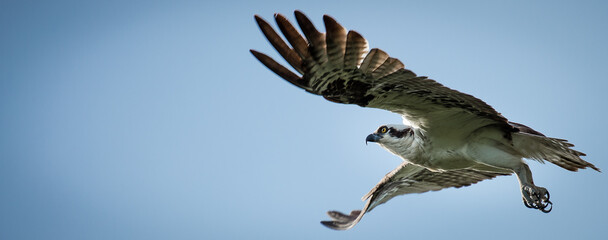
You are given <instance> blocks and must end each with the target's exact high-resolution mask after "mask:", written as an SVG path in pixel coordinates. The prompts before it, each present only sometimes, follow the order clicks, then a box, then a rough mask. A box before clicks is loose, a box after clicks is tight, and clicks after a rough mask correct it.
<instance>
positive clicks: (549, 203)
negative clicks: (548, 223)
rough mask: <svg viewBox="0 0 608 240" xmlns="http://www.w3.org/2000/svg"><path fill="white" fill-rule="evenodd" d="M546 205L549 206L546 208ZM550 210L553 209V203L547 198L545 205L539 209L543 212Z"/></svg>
mask: <svg viewBox="0 0 608 240" xmlns="http://www.w3.org/2000/svg"><path fill="white" fill-rule="evenodd" d="M547 207H549V209H548V210H547V209H546V208H547ZM551 210H553V203H552V202H551V201H549V200H547V202H546V203H545V205H544V206H543V207H542V208H541V209H540V211H541V212H544V213H549V212H551Z"/></svg>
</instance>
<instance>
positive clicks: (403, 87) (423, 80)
mask: <svg viewBox="0 0 608 240" xmlns="http://www.w3.org/2000/svg"><path fill="white" fill-rule="evenodd" d="M295 16H296V20H297V22H298V24H299V25H300V28H301V30H302V32H303V33H304V36H305V37H303V36H302V35H300V33H298V31H297V30H296V29H295V27H294V26H293V25H291V23H289V21H288V20H287V19H286V18H285V17H284V16H283V15H280V14H275V20H276V22H277V25H278V26H279V29H280V30H281V32H282V33H283V35H284V36H285V38H286V39H287V41H288V42H289V43H290V45H291V46H289V45H288V44H287V43H285V41H283V39H282V38H281V37H280V36H279V34H277V33H276V32H275V31H274V30H273V28H272V27H271V26H270V25H269V24H268V23H267V22H266V21H264V20H263V19H262V18H261V17H259V16H255V19H256V21H257V23H258V25H259V26H260V29H261V30H262V32H263V33H264V35H265V36H266V38H268V40H269V41H270V43H271V44H272V45H273V46H274V48H275V49H277V51H278V52H279V54H280V55H281V56H282V57H283V58H285V60H286V61H287V62H288V63H289V65H291V66H292V67H293V68H294V69H295V70H296V71H297V72H298V74H296V73H293V72H292V71H290V70H288V69H287V68H285V67H284V66H282V65H281V64H279V63H277V62H276V61H274V60H273V59H272V58H270V57H268V56H267V55H265V54H263V53H260V52H258V51H255V50H251V53H252V54H253V55H254V56H255V57H256V58H257V59H258V60H260V61H261V62H262V63H263V64H264V65H266V66H267V67H268V68H270V70H272V71H273V72H275V73H276V74H278V75H279V76H281V77H282V78H283V79H285V80H287V81H288V82H290V83H292V84H294V85H296V86H298V87H300V88H302V89H304V90H306V91H307V92H310V93H313V94H316V95H321V96H323V97H325V98H326V99H327V100H329V101H332V102H337V103H345V104H357V105H359V106H362V107H372V108H380V109H385V110H389V111H392V112H395V113H398V114H401V115H402V116H403V117H404V118H405V119H407V120H408V121H409V122H410V124H411V125H412V126H413V127H417V128H421V129H423V130H425V132H426V133H427V134H428V135H429V136H431V135H434V134H437V136H438V135H441V136H443V137H445V136H448V135H449V136H451V137H452V139H453V138H454V137H459V136H461V137H466V136H468V134H469V133H471V132H472V131H474V130H476V129H478V128H481V127H484V126H488V125H497V126H498V127H501V128H504V129H506V130H512V127H511V126H510V125H509V124H508V123H507V120H506V119H505V118H504V117H503V116H502V115H500V114H499V113H498V112H496V111H495V110H494V109H493V108H492V107H490V106H489V105H487V104H486V103H484V102H483V101H481V100H479V99H477V98H475V97H473V96H471V95H468V94H464V93H461V92H458V91H455V90H452V89H449V88H447V87H444V86H443V85H441V84H439V83H437V82H435V81H434V80H431V79H428V78H427V77H424V76H417V75H416V74H415V73H414V72H412V71H410V70H407V69H405V68H404V65H403V63H401V61H399V60H397V59H396V58H392V57H390V56H389V55H388V54H387V53H385V52H384V51H382V50H380V49H375V48H374V49H372V50H371V51H369V53H367V48H368V43H367V40H365V38H363V37H362V36H361V35H360V34H359V33H357V32H355V31H347V30H346V29H344V28H343V27H342V26H341V25H340V24H339V23H338V22H336V20H334V19H333V18H331V17H329V16H327V15H325V16H323V20H324V23H325V28H326V30H327V33H321V32H319V31H318V30H317V29H316V28H315V27H314V26H313V24H312V23H311V22H310V20H309V19H308V18H307V17H306V16H305V15H304V14H303V13H301V12H299V11H296V12H295Z"/></svg>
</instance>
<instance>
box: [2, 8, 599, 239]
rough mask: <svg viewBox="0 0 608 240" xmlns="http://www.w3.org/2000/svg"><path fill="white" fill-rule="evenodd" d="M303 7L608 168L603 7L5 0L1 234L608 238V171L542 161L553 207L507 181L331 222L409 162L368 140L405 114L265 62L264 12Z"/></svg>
mask: <svg viewBox="0 0 608 240" xmlns="http://www.w3.org/2000/svg"><path fill="white" fill-rule="evenodd" d="M294 9H301V10H303V11H304V12H305V13H306V14H307V15H308V16H309V17H310V18H311V19H312V20H313V22H314V23H316V24H317V25H318V26H319V28H320V29H323V27H322V26H323V25H322V21H321V19H322V15H323V14H329V15H331V16H333V17H335V18H336V19H337V20H338V21H339V22H340V23H341V24H342V25H344V26H345V27H346V28H348V29H355V30H357V31H358V32H360V33H362V34H363V36H364V37H366V38H367V39H368V40H369V42H370V45H371V47H377V48H381V49H383V50H385V51H386V52H388V53H389V54H391V56H393V57H396V58H399V59H400V60H401V61H402V62H403V63H405V65H406V67H407V68H409V69H412V70H413V71H414V72H416V73H418V74H419V75H426V76H430V77H431V78H433V79H436V80H438V81H439V82H441V83H443V84H444V85H446V86H448V87H451V88H454V89H457V90H460V91H463V92H466V93H469V94H472V95H474V96H476V97H478V98H481V99H483V100H485V101H486V102H487V103H489V104H490V105H492V106H494V107H495V108H496V109H497V110H498V111H500V112H501V113H503V115H504V116H506V117H507V118H509V119H510V120H512V121H515V122H521V123H524V124H527V125H529V126H531V127H533V128H535V129H536V130H539V131H541V132H543V133H545V134H547V135H549V136H553V137H559V138H565V139H568V140H570V141H571V142H572V143H574V144H576V149H577V150H580V151H583V152H585V153H587V155H588V156H587V157H586V158H585V159H586V160H588V161H590V162H592V163H594V164H595V165H596V166H598V167H600V168H602V169H604V170H608V162H607V161H606V159H608V154H607V153H606V136H607V135H608V131H607V130H606V127H605V121H606V118H607V113H606V110H607V107H606V103H607V102H608V101H607V95H606V91H607V90H606V89H607V87H608V85H607V84H606V83H607V82H608V78H607V74H606V69H607V65H608V44H607V43H608V5H607V4H606V3H605V2H603V1H508V2H507V1H495V2H494V3H489V1H352V0H349V1H326V0H325V1H317V0H309V1H297V2H287V1H273V2H259V3H254V1H243V2H234V1H208V2H205V1H202V2H197V1H166V2H161V1H96V2H95V3H91V2H86V1H39V2H36V1H2V2H1V3H0V34H1V37H0V113H1V115H0V128H1V129H0V130H1V134H0V239H387V238H399V239H465V238H466V239H522V238H524V239H575V238H577V239H605V238H606V236H607V234H608V217H607V216H608V206H607V203H608V192H607V187H606V179H607V178H606V173H597V172H594V171H592V170H583V171H580V172H578V173H573V172H568V171H566V170H563V169H560V168H559V167H557V166H554V165H551V164H545V165H542V164H539V163H537V162H531V163H530V165H531V168H532V171H533V172H534V177H535V181H536V183H537V184H538V185H540V186H544V187H546V188H547V189H548V190H549V191H550V192H551V200H552V201H553V202H554V209H553V211H552V212H551V213H550V214H543V213H541V212H540V211H537V210H531V209H527V208H526V207H525V206H524V205H523V204H522V201H521V196H520V193H519V189H518V183H517V180H516V178H515V177H512V176H511V177H500V178H498V179H495V180H491V181H485V182H482V183H479V184H477V185H474V186H471V187H467V188H461V189H448V190H444V191H440V192H433V193H425V194H415V195H408V196H401V197H397V198H394V199H393V200H391V201H390V202H388V203H387V204H385V205H382V206H380V207H378V208H376V209H374V211H372V212H371V213H369V214H368V215H366V216H365V217H364V218H363V220H362V221H361V223H360V224H359V225H357V226H356V227H355V228H354V229H351V230H349V231H346V232H338V231H333V230H329V229H327V228H325V227H323V226H322V225H321V224H319V221H320V220H325V219H328V218H327V217H326V215H325V212H326V211H327V210H340V211H350V210H353V209H360V208H361V207H362V206H363V202H361V201H360V198H361V196H363V195H364V194H365V193H367V191H368V190H369V189H370V188H372V187H373V186H374V185H375V184H376V183H377V182H378V181H379V180H380V179H381V178H382V177H383V176H384V174H385V173H387V172H389V171H390V170H392V169H393V168H395V167H396V166H397V165H399V163H400V160H399V159H398V158H397V157H395V156H392V155H390V154H389V153H387V152H386V151H384V150H383V149H381V148H380V147H379V146H377V145H375V144H370V145H369V146H365V144H364V139H365V137H366V136H367V135H368V134H369V133H371V132H373V131H374V130H375V129H376V128H377V127H378V126H380V125H382V124H385V123H400V122H401V118H400V117H399V116H398V115H395V114H392V113H389V112H384V111H381V110H374V109H364V108H360V107H358V106H347V105H340V104H333V103H330V102H327V101H325V100H324V99H322V98H320V97H316V96H313V95H311V94H307V93H305V92H304V91H303V90H300V89H298V88H296V87H294V86H292V85H290V84H288V83H286V82H285V81H283V80H281V79H280V78H279V77H277V76H276V75H274V74H273V73H272V72H270V71H269V70H267V69H266V68H265V67H264V66H262V65H261V64H260V63H258V62H257V61H256V60H255V59H254V58H253V57H252V56H251V54H250V53H249V51H248V50H249V49H251V48H253V49H257V50H260V51H262V52H265V53H269V54H270V55H272V56H275V57H276V56H278V54H276V52H275V51H274V50H273V49H272V48H271V46H270V45H269V44H268V42H267V41H266V39H265V38H264V37H263V35H262V34H261V32H260V31H259V30H258V28H257V26H256V24H255V22H254V20H253V15H254V14H260V15H261V16H262V17H264V18H266V19H267V20H272V14H273V13H275V12H281V13H284V14H285V15H286V16H288V17H289V18H290V19H291V20H293V10H294ZM579 236H580V238H579Z"/></svg>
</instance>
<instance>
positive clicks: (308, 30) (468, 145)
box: [250, 11, 600, 230]
mask: <svg viewBox="0 0 608 240" xmlns="http://www.w3.org/2000/svg"><path fill="white" fill-rule="evenodd" d="M274 17H275V20H276V23H277V25H278V26H279V29H280V30H281V32H282V33H283V35H284V36H285V39H287V41H288V42H289V44H290V45H291V47H290V46H289V45H287V43H285V42H284V41H283V39H282V38H281V37H280V36H279V35H278V34H277V33H276V32H275V31H274V30H273V28H272V27H271V26H270V25H269V24H268V23H267V22H266V21H265V20H264V19H262V18H261V17H259V16H257V15H256V16H255V20H256V21H257V23H258V25H259V27H260V29H261V30H262V32H263V34H264V35H265V36H266V38H267V39H268V40H269V41H270V43H271V44H272V46H273V47H274V48H275V49H276V50H277V51H278V52H279V54H280V55H281V56H282V57H283V58H285V60H286V61H287V63H289V65H291V66H292V67H293V68H294V69H295V70H296V71H297V72H298V73H299V75H298V74H296V73H293V72H292V71H290V70H288V69H287V68H285V67H284V66H282V65H281V64H279V63H277V62H276V61H274V60H273V59H272V58H270V57H268V56H267V55H265V54H263V53H260V52H258V51H255V50H250V51H251V53H252V54H253V55H254V56H255V57H256V58H257V59H258V60H259V61H260V62H262V63H263V64H264V65H266V67H268V68H269V69H270V70H272V71H273V72H274V73H276V74H278V75H279V76H280V77H282V78H283V79H285V80H287V81H288V82H289V83H291V84H293V85H295V86H297V87H299V88H302V89H304V90H305V91H307V92H309V93H312V94H316V95H321V96H323V97H324V98H325V99H327V100H329V101H332V102H336V103H344V104H357V105H359V106H361V107H370V108H379V109H385V110H388V111H391V112H394V113H397V114H400V115H401V116H402V117H403V119H404V123H405V124H407V125H398V124H387V125H384V126H381V127H379V128H378V129H377V130H376V131H375V132H374V133H372V134H370V135H369V136H367V138H366V139H365V141H366V143H367V142H375V143H378V144H380V146H382V147H383V148H385V149H386V150H388V151H390V152H391V153H393V154H395V155H397V156H399V157H401V158H402V159H403V163H402V164H401V165H399V166H398V167H397V168H396V169H394V170H393V171H391V172H389V173H388V174H387V175H386V176H385V177H384V178H383V179H382V180H381V181H380V183H378V184H377V185H376V186H375V187H374V188H373V189H372V190H371V191H370V192H369V193H368V194H366V195H365V196H364V197H363V200H366V199H367V202H366V203H365V206H364V207H363V209H362V210H355V211H352V212H351V213H350V214H344V213H341V212H338V211H329V212H328V215H329V216H330V217H331V218H332V220H331V221H322V222H321V223H322V224H323V225H325V226H327V227H329V228H332V229H337V230H346V229H350V228H352V227H353V226H354V225H355V224H357V223H358V222H359V221H360V220H361V218H362V217H363V215H364V214H365V213H366V212H369V211H371V210H372V209H373V208H375V207H376V206H378V205H380V204H383V203H385V202H386V201H388V200H390V199H392V198H393V197H395V196H398V195H402V194H409V193H422V192H428V191H438V190H441V189H444V188H449V187H456V188H459V187H463V186H469V185H471V184H474V183H477V182H479V181H483V180H485V179H491V178H494V177H496V176H504V175H511V174H513V173H514V174H515V175H516V176H517V179H518V180H519V185H520V188H521V195H522V199H523V203H524V205H525V206H526V207H529V208H534V209H539V210H540V211H542V212H545V213H548V212H550V211H551V209H552V203H551V201H550V200H549V192H548V191H547V189H545V188H543V187H539V186H536V185H535V184H534V181H533V180H532V172H531V171H530V168H529V167H528V165H527V164H526V163H525V162H524V161H523V159H524V158H528V159H533V160H536V161H539V162H541V163H542V162H544V161H548V162H551V163H553V164H556V165H558V166H560V167H562V168H564V169H567V170H570V171H578V169H584V168H587V167H590V168H592V169H594V170H596V171H598V172H599V171H600V170H599V169H598V168H597V167H595V166H594V165H593V164H591V163H589V162H586V161H585V160H583V159H581V156H585V154H584V153H582V152H579V151H577V150H574V149H572V147H573V146H574V145H573V144H571V143H568V141H566V140H564V139H559V138H551V137H546V136H545V135H544V134H542V133H540V132H538V131H535V130H534V129H531V128H529V127H527V126H525V125H523V124H519V123H514V122H510V121H508V120H507V119H506V118H505V117H503V116H502V115H501V114H500V113H498V112H497V111H496V110H494V109H493V108H492V107H491V106H489V105H488V104H486V103H485V102H483V101H481V100H479V99H477V98H475V97H473V96H471V95H468V94H465V93H461V92H458V91H456V90H452V89H450V88H447V87H444V86H443V85H441V84H439V83H437V82H436V81H434V80H431V79H429V78H427V77H424V76H418V75H416V74H415V73H414V72H412V71H410V70H408V69H405V68H404V65H403V63H401V61H399V60H397V59H396V58H392V57H390V56H389V55H388V54H387V53H385V52H384V51H382V50H380V49H376V48H373V49H371V50H370V51H369V52H368V51H367V50H368V43H367V40H365V38H363V37H362V36H361V35H360V34H359V33H357V32H355V31H347V30H346V29H344V28H343V27H342V26H341V25H340V24H338V22H336V20H334V19H333V18H332V17H330V16H327V15H324V16H323V21H324V23H325V29H326V31H327V33H321V32H319V31H318V30H317V29H316V28H315V27H314V26H313V24H312V23H311V21H310V20H309V19H308V18H307V17H306V16H305V15H304V14H303V13H302V12H300V11H295V17H296V20H297V22H298V25H299V26H300V29H301V30H302V32H303V33H304V36H305V37H303V36H302V35H300V34H299V33H298V31H297V30H296V29H295V27H294V26H293V25H291V23H290V22H289V21H288V20H287V18H285V17H284V16H283V15H281V14H275V16H274Z"/></svg>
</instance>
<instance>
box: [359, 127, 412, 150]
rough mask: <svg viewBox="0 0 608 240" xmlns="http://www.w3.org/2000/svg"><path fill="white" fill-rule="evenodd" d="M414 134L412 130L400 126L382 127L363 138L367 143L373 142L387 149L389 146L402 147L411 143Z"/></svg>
mask: <svg viewBox="0 0 608 240" xmlns="http://www.w3.org/2000/svg"><path fill="white" fill-rule="evenodd" d="M413 135H414V132H413V131H412V128H411V127H409V126H406V125H400V124H387V125H382V126H380V127H379V128H378V130H376V131H375V132H374V133H372V134H370V135H368V136H367V138H365V144H367V142H375V143H378V144H380V145H382V146H385V147H389V146H391V145H403V144H404V143H406V142H408V143H409V142H411V140H412V136H413Z"/></svg>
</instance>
